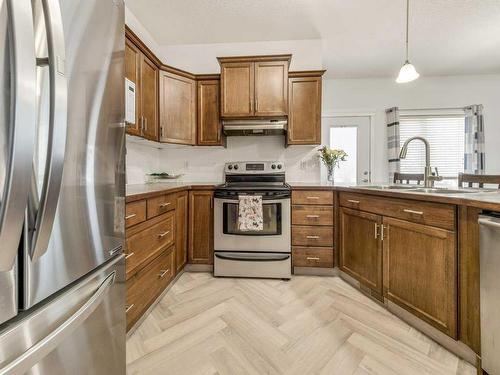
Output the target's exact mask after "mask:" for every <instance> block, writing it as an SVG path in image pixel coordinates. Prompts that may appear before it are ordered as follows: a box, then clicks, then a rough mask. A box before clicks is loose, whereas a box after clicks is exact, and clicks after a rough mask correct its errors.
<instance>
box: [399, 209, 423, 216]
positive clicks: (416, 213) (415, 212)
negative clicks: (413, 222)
mask: <svg viewBox="0 0 500 375" xmlns="http://www.w3.org/2000/svg"><path fill="white" fill-rule="evenodd" d="M403 211H404V212H406V213H407V214H414V215H423V214H424V213H423V212H422V211H415V210H408V209H406V208H405V209H404V210H403Z"/></svg>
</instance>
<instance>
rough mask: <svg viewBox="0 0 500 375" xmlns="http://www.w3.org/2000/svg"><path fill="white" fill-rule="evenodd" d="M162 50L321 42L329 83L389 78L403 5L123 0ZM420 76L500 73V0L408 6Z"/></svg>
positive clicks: (399, 44) (326, 0) (422, 0)
mask: <svg viewBox="0 0 500 375" xmlns="http://www.w3.org/2000/svg"><path fill="white" fill-rule="evenodd" d="M126 3H127V6H128V7H129V9H130V10H131V11H132V12H133V13H134V14H135V16H136V17H137V18H138V19H139V20H140V22H141V23H142V24H143V25H144V26H145V27H146V28H147V30H148V31H149V32H150V33H151V35H152V36H153V37H154V38H155V40H156V41H157V42H158V44H160V45H179V44H211V43H235V42H256V41H283V40H304V39H321V41H322V44H321V45H322V58H323V67H324V68H325V69H328V71H329V74H328V75H329V76H330V77H337V78H355V77H360V78H361V77H386V76H394V74H395V72H397V70H399V67H400V66H401V64H402V62H403V60H404V38H405V35H404V31H405V6H406V1H405V0H126ZM410 60H411V61H412V62H413V64H414V65H415V66H416V67H417V70H419V72H420V73H421V74H422V75H428V76H430V75H464V74H489V73H500V0H411V1H410Z"/></svg>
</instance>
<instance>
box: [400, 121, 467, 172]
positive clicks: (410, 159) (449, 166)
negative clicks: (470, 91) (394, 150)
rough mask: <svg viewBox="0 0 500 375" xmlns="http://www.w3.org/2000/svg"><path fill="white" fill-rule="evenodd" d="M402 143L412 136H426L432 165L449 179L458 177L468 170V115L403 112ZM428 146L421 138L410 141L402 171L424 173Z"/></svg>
mask: <svg viewBox="0 0 500 375" xmlns="http://www.w3.org/2000/svg"><path fill="white" fill-rule="evenodd" d="M399 123H400V141H401V145H403V143H404V142H405V141H406V140H407V139H408V138H410V137H413V136H422V137H424V138H426V139H427V140H428V141H429V144H430V149H431V166H432V167H437V168H438V169H439V174H440V175H441V176H443V177H445V178H457V177H458V174H459V173H460V172H463V170H464V133H465V115H401V117H400V120H399ZM424 167H425V147H424V144H423V143H422V142H420V141H414V142H412V143H410V146H409V147H408V154H407V157H406V159H402V160H401V172H402V173H423V172H424Z"/></svg>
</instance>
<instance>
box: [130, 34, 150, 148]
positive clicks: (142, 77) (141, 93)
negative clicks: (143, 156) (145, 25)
mask: <svg viewBox="0 0 500 375" xmlns="http://www.w3.org/2000/svg"><path fill="white" fill-rule="evenodd" d="M134 40H135V42H134ZM136 43H140V41H139V40H138V39H137V38H136V37H135V35H133V34H132V33H131V32H130V31H129V30H128V29H127V38H126V41H125V77H126V78H128V79H129V80H131V81H132V82H134V83H135V104H136V108H135V124H127V133H128V134H132V135H137V136H140V137H144V138H147V139H150V140H153V141H157V140H158V65H157V63H156V62H154V61H153V60H151V59H150V58H149V57H148V56H146V54H145V53H143V51H142V50H141V48H139V47H138V45H137V44H136Z"/></svg>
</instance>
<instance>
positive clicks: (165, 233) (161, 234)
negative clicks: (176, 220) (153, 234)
mask: <svg viewBox="0 0 500 375" xmlns="http://www.w3.org/2000/svg"><path fill="white" fill-rule="evenodd" d="M169 233H170V231H169V230H167V231H166V232H163V233H160V234H159V235H158V238H163V237H165V236H166V235H167V234H169Z"/></svg>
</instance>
